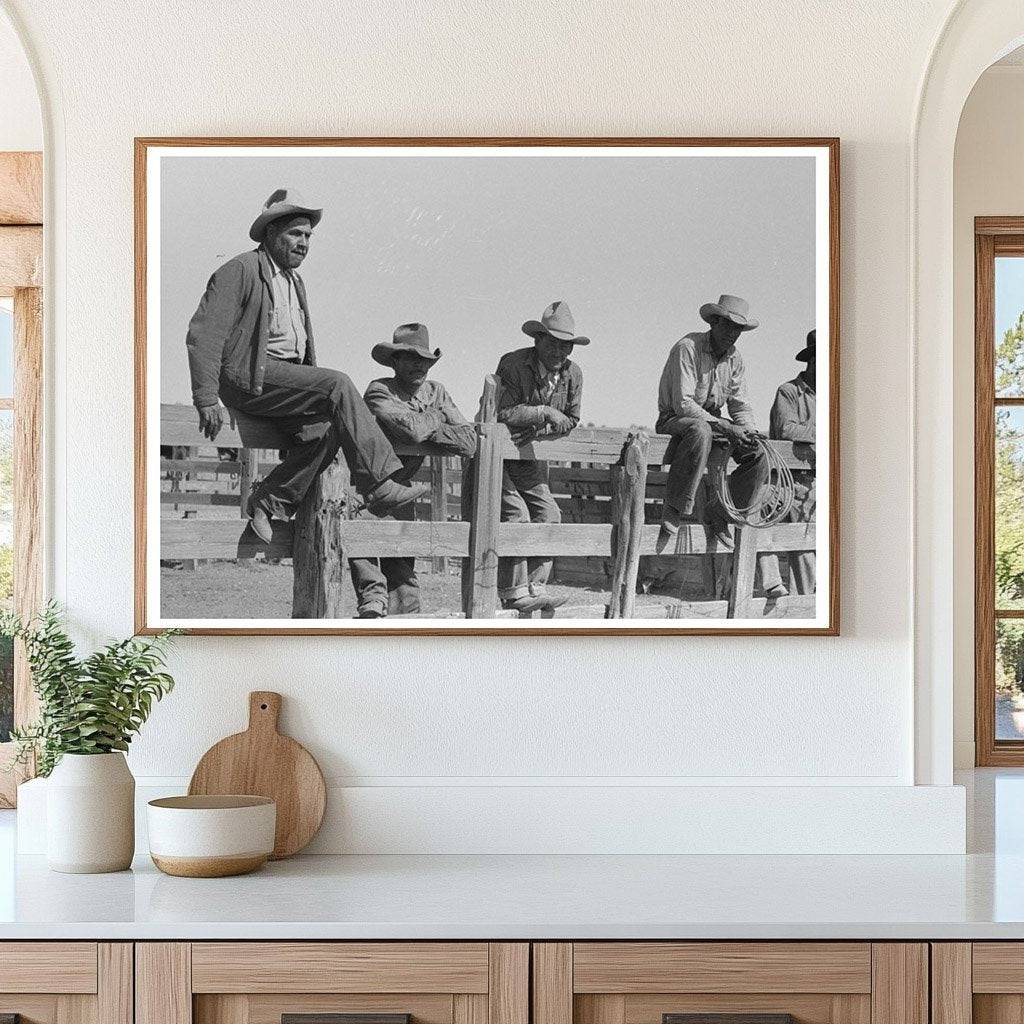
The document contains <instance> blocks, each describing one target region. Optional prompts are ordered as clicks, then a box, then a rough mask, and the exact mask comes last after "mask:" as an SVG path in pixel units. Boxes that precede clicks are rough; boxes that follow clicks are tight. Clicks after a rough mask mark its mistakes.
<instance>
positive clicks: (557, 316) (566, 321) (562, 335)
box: [523, 302, 590, 345]
mask: <svg viewBox="0 0 1024 1024" xmlns="http://www.w3.org/2000/svg"><path fill="white" fill-rule="evenodd" d="M523 334H529V335H530V337H531V338H536V337H537V335H538V334H550V335H551V337H552V338H557V339H558V340H559V341H571V342H572V343H573V344H574V345H589V344H590V339H589V338H585V337H583V335H577V334H576V321H575V320H574V319H573V318H572V311H571V310H570V309H569V306H568V304H567V303H565V302H552V303H551V305H550V306H548V308H547V309H545V310H544V312H543V313H542V314H541V317H540V320H527V321H526V323H524V324H523Z"/></svg>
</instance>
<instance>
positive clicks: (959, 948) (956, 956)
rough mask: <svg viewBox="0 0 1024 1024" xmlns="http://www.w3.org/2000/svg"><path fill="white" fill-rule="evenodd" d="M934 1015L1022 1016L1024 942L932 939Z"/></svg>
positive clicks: (953, 1019) (948, 1022)
mask: <svg viewBox="0 0 1024 1024" xmlns="http://www.w3.org/2000/svg"><path fill="white" fill-rule="evenodd" d="M932 1020H933V1024H972V1022H976V1024H1004V1022H1006V1024H1009V1022H1015V1021H1021V1020H1024V942H974V943H971V942H935V943H932Z"/></svg>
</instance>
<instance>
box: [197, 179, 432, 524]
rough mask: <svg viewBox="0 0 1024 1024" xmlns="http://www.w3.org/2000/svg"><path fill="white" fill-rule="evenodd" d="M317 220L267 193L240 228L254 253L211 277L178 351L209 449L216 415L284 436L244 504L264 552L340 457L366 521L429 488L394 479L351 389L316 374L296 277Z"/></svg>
mask: <svg viewBox="0 0 1024 1024" xmlns="http://www.w3.org/2000/svg"><path fill="white" fill-rule="evenodd" d="M322 213H323V211H322V210H319V209H316V208H313V207H311V206H309V205H307V204H306V203H305V202H303V201H302V199H301V198H300V197H299V196H298V195H297V194H296V193H295V191H294V190H293V189H284V188H281V189H277V190H276V191H275V192H273V193H272V194H271V196H270V198H269V199H268V200H267V202H266V203H265V204H264V207H263V210H262V212H261V213H260V214H259V216H257V217H256V219H255V220H254V221H253V223H252V225H251V226H250V228H249V237H250V238H251V239H252V240H253V241H254V242H256V243H257V248H255V249H250V250H248V251H247V252H243V253H241V254H239V255H238V256H235V257H234V258H233V259H230V260H228V262H227V263H225V264H224V265H223V266H222V267H220V268H218V269H217V270H215V271H214V273H213V276H212V277H211V278H210V280H209V282H208V283H207V285H206V292H205V293H204V295H203V297H202V299H201V301H200V303H199V308H198V309H197V310H196V312H195V314H194V316H193V317H192V320H191V321H190V323H189V326H188V335H187V337H186V341H185V344H186V347H187V348H188V360H189V371H190V374H191V378H192V400H193V403H194V404H195V406H196V408H197V410H198V411H199V425H200V428H201V429H202V431H203V433H204V434H205V435H206V437H208V438H209V439H210V441H213V440H214V439H215V438H216V436H217V434H218V432H219V431H220V429H221V427H222V426H223V424H224V418H225V416H224V413H225V408H224V407H225V406H226V407H227V409H228V410H231V411H232V412H234V413H238V414H240V416H239V419H241V418H242V417H250V418H252V419H254V420H261V419H262V420H267V421H269V422H270V423H272V424H273V427H274V428H275V429H276V430H277V432H278V433H281V434H284V435H286V436H287V437H288V438H289V441H290V443H289V445H288V449H287V455H286V456H285V458H284V460H283V461H282V462H281V463H280V464H279V465H278V466H276V467H275V468H274V469H273V471H272V472H271V473H270V474H269V476H268V477H267V478H266V480H264V481H263V482H262V483H261V484H260V485H259V486H258V487H257V488H255V489H254V491H253V493H252V496H251V498H250V501H249V508H248V512H249V515H250V517H251V523H250V525H251V526H252V529H253V530H254V531H255V533H256V534H257V535H258V536H259V538H260V539H261V540H262V541H264V542H265V543H269V542H270V540H271V539H272V536H273V530H272V527H271V519H273V518H279V519H289V518H291V516H292V515H294V513H295V510H296V509H297V507H298V505H299V503H300V502H301V501H302V499H303V497H304V496H305V494H306V492H307V491H308V490H309V488H310V486H311V485H312V484H313V483H314V481H315V480H316V478H317V477H318V476H319V474H320V473H322V472H323V471H324V470H325V469H326V468H327V467H328V466H329V465H330V464H331V462H333V460H334V457H335V455H336V454H337V452H338V449H339V448H340V449H341V451H342V452H343V454H344V456H345V461H346V462H347V463H348V466H349V470H350V471H351V473H352V480H353V482H354V484H355V487H356V490H357V491H359V493H360V495H362V496H363V500H364V501H365V502H366V505H367V507H368V508H369V509H370V510H371V511H372V512H373V513H374V514H386V513H388V512H390V511H392V510H394V509H396V508H400V507H401V506H403V505H406V504H408V503H409V502H411V501H415V500H416V498H417V497H419V496H420V495H421V494H424V493H425V492H426V491H427V489H428V488H427V487H425V486H422V485H410V484H407V483H402V482H399V481H398V480H396V479H395V478H396V476H397V475H398V474H400V473H401V472H402V470H403V466H402V462H401V460H400V459H399V458H398V456H397V455H395V451H394V449H393V448H392V447H391V443H390V442H389V441H388V439H387V438H386V437H385V436H384V434H383V432H382V431H381V429H380V427H379V426H378V425H377V421H376V420H375V419H374V417H373V415H372V414H371V413H370V411H369V409H367V408H366V404H365V403H364V402H363V399H362V396H361V395H360V394H359V392H358V391H357V390H356V388H355V386H354V385H353V383H352V381H351V380H349V378H348V377H347V376H346V375H345V374H344V373H340V372H339V371H337V370H329V369H326V368H323V367H318V366H317V364H316V352H315V349H314V347H313V329H312V325H311V323H310V316H309V304H308V302H307V299H306V289H305V286H304V285H303V283H302V278H301V277H300V276H299V274H298V268H299V266H300V265H301V264H302V261H303V260H304V259H305V258H306V254H307V253H308V251H309V243H310V238H311V236H312V234H313V229H314V228H315V227H316V226H317V224H319V223H320V218H321V215H322ZM221 403H223V405H222V404H221ZM243 434H244V429H243ZM243 441H244V437H243Z"/></svg>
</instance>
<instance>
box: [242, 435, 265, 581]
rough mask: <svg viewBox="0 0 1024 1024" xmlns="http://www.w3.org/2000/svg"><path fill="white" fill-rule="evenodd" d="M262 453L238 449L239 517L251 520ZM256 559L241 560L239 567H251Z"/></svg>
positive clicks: (250, 449) (255, 449)
mask: <svg viewBox="0 0 1024 1024" xmlns="http://www.w3.org/2000/svg"><path fill="white" fill-rule="evenodd" d="M259 464H260V453H259V449H257V448H239V449H238V507H239V515H241V517H242V518H243V519H245V520H248V519H249V498H250V497H251V496H252V490H253V485H254V483H255V481H256V475H257V473H258V472H259ZM255 561H256V559H255V558H239V559H238V564H239V565H251V564H252V563H253V562H255Z"/></svg>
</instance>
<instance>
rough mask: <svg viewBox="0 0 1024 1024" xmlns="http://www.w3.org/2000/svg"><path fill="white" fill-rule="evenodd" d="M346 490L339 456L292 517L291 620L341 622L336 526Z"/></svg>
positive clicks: (339, 537) (342, 515) (344, 467)
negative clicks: (292, 575)
mask: <svg viewBox="0 0 1024 1024" xmlns="http://www.w3.org/2000/svg"><path fill="white" fill-rule="evenodd" d="M347 486H348V466H347V465H346V463H345V460H344V457H343V456H342V455H340V454H339V455H338V457H337V458H336V459H335V460H334V462H332V463H331V465H330V466H329V467H328V468H327V469H326V470H324V472H323V473H321V474H320V476H319V477H318V478H317V481H316V483H314V484H313V486H312V487H310V489H309V491H308V492H307V494H306V497H305V499H304V500H303V502H302V504H301V505H300V506H299V509H298V512H297V513H296V516H295V541H294V546H293V548H292V569H293V573H294V581H293V584H292V618H293V619H337V618H341V607H342V597H343V589H342V588H343V585H344V582H345V559H344V557H343V552H342V540H343V537H342V527H341V523H342V520H343V519H344V518H345V508H346V488H347Z"/></svg>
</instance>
